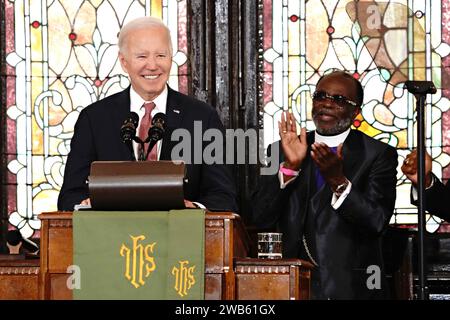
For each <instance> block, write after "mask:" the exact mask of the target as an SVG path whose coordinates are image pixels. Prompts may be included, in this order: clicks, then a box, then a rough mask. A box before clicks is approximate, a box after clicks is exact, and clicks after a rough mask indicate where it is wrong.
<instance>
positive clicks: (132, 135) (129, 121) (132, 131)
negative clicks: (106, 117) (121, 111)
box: [120, 112, 139, 143]
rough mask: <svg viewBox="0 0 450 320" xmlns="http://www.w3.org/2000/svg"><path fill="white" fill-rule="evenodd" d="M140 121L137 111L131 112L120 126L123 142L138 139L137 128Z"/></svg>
mask: <svg viewBox="0 0 450 320" xmlns="http://www.w3.org/2000/svg"><path fill="white" fill-rule="evenodd" d="M138 123H139V116H138V114H137V113H136V112H130V115H129V116H128V118H126V119H125V120H124V122H123V124H122V126H121V127H120V138H121V139H122V142H123V143H127V142H128V141H131V140H135V139H136V128H137V126H138Z"/></svg>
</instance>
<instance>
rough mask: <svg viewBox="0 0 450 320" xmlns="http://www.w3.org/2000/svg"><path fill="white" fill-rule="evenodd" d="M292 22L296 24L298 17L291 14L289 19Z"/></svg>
mask: <svg viewBox="0 0 450 320" xmlns="http://www.w3.org/2000/svg"><path fill="white" fill-rule="evenodd" d="M289 19H290V20H291V21H292V22H297V21H298V16H297V15H295V14H293V15H292V16H290V18H289Z"/></svg>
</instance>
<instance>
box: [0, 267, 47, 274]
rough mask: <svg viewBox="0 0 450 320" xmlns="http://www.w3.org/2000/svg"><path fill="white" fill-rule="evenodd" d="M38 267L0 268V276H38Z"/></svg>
mask: <svg viewBox="0 0 450 320" xmlns="http://www.w3.org/2000/svg"><path fill="white" fill-rule="evenodd" d="M38 274H39V267H0V275H38Z"/></svg>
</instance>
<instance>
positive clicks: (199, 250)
mask: <svg viewBox="0 0 450 320" xmlns="http://www.w3.org/2000/svg"><path fill="white" fill-rule="evenodd" d="M204 238H205V212H204V210H198V209H186V210H172V211H168V212H167V211H165V212H162V211H158V212H156V211H151V212H142V211H140V212H136V211H133V212H123V211H121V212H111V211H107V212H106V211H102V212H99V211H75V212H74V214H73V246H74V257H73V258H74V265H75V266H77V267H79V269H78V268H77V270H79V276H80V280H81V281H80V288H79V289H76V286H75V289H73V297H74V299H189V300H191V299H197V300H198V299H204V269H205V259H204V256H205V254H204V252H205V239H204ZM74 276H76V274H74ZM72 282H74V281H73V280H72Z"/></svg>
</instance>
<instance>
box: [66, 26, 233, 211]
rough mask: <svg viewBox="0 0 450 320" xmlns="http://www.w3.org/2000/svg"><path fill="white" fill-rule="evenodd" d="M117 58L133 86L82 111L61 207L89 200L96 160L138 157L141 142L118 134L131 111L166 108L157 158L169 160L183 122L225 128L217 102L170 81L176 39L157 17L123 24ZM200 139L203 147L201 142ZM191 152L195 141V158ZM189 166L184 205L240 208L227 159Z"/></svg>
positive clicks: (152, 111)
mask: <svg viewBox="0 0 450 320" xmlns="http://www.w3.org/2000/svg"><path fill="white" fill-rule="evenodd" d="M119 60H120V63H121V65H122V68H123V69H124V70H125V72H127V73H128V75H129V78H130V81H131V86H130V87H128V88H127V89H125V90H124V91H122V92H119V93H117V94H114V95H112V96H109V97H107V98H105V99H102V100H100V101H97V102H95V103H93V104H92V105H90V106H88V107H86V108H85V109H83V110H82V111H81V113H80V115H79V118H78V120H77V122H76V125H75V130H74V135H73V138H72V141H71V150H70V153H69V155H68V159H67V164H66V168H65V172H64V183H63V186H62V188H61V192H60V194H59V198H58V209H59V210H73V208H74V206H75V205H77V204H80V203H81V204H89V203H90V200H89V188H88V184H87V181H86V180H87V178H88V176H89V172H90V165H91V163H92V162H93V161H106V160H108V161H127V160H129V161H131V160H134V159H136V158H137V154H138V148H139V146H138V145H137V144H136V143H135V142H133V143H132V145H131V144H129V145H127V144H125V143H123V142H122V140H121V137H120V128H121V126H122V124H123V122H124V120H125V119H126V118H127V117H129V115H130V112H136V113H137V114H138V115H139V116H140V119H141V120H140V121H139V126H141V125H142V124H143V122H144V120H143V119H144V117H145V116H146V112H148V113H150V114H151V116H152V117H153V116H154V115H155V114H156V113H159V112H162V113H165V114H166V116H167V122H166V123H167V129H166V132H165V134H164V137H163V139H162V141H161V142H159V143H158V144H157V145H156V152H155V155H154V156H155V159H156V160H171V151H172V149H173V148H174V146H175V145H176V144H177V143H178V142H177V141H171V135H172V132H173V131H174V130H175V129H178V128H183V129H186V130H188V131H189V132H190V133H191V134H192V135H191V136H193V133H194V121H200V122H201V124H202V134H203V132H204V131H206V130H208V129H210V128H214V129H219V130H220V131H222V132H224V127H223V125H222V123H221V121H220V119H219V116H218V114H217V112H216V110H215V109H214V108H213V107H211V106H210V105H208V104H206V103H203V102H201V101H198V100H196V99H193V98H191V97H188V96H186V95H184V94H181V93H179V92H176V91H174V90H172V89H171V88H170V87H169V86H168V85H167V80H168V78H169V73H170V69H171V66H172V45H171V39H170V32H169V29H168V28H167V27H166V26H165V25H164V24H163V23H162V22H161V21H160V20H159V19H156V18H153V17H143V18H138V19H136V20H133V21H131V22H130V23H128V24H127V25H125V26H124V27H123V28H122V30H121V32H120V35H119ZM148 105H151V108H150V109H149V110H148V111H146V109H145V106H148ZM137 131H138V132H139V128H138V129H137ZM202 136H203V135H202ZM194 138H198V137H194ZM200 138H201V137H200ZM192 144H193V143H192ZM201 145H203V147H204V144H203V143H202V144H201ZM202 151H203V149H202ZM193 152H194V148H193V147H192V151H191V154H192V158H193V156H194V153H193ZM186 171H187V173H186V177H187V182H185V184H184V195H185V205H186V207H206V208H207V209H210V210H226V211H234V212H237V203H236V191H235V185H234V181H233V178H232V175H231V172H230V171H229V169H228V168H227V167H226V166H225V165H224V164H217V163H216V164H205V163H203V162H202V163H194V162H193V161H191V162H190V163H189V164H187V165H186Z"/></svg>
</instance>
